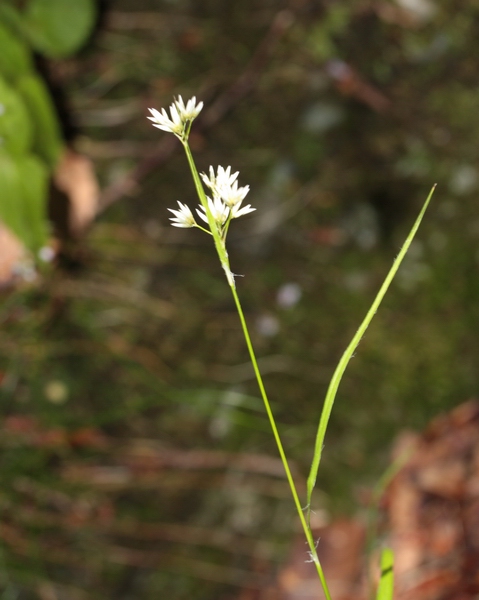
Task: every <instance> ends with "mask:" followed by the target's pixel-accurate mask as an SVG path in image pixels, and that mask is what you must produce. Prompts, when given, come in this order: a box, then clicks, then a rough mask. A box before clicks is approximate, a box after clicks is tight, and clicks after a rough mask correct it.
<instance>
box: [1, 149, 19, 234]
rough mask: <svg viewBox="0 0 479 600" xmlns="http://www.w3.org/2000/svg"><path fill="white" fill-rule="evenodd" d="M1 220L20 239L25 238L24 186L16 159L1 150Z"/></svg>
mask: <svg viewBox="0 0 479 600" xmlns="http://www.w3.org/2000/svg"><path fill="white" fill-rule="evenodd" d="M0 198H1V201H0V220H2V221H3V222H4V223H5V225H6V226H7V227H8V228H9V229H11V230H12V231H13V233H15V234H16V235H17V236H18V237H19V238H20V239H22V240H23V239H24V234H25V225H24V222H23V213H22V210H21V209H20V204H21V198H22V188H21V184H20V171H19V169H18V164H17V163H16V161H15V160H14V159H13V158H12V157H11V156H10V155H9V154H7V153H6V152H5V151H3V150H2V151H0Z"/></svg>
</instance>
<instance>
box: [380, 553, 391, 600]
mask: <svg viewBox="0 0 479 600" xmlns="http://www.w3.org/2000/svg"><path fill="white" fill-rule="evenodd" d="M393 567H394V554H393V551H392V550H391V549H390V548H384V550H383V551H382V554H381V577H380V579H379V585H378V592H377V594H376V600H392V599H393V593H394V570H393Z"/></svg>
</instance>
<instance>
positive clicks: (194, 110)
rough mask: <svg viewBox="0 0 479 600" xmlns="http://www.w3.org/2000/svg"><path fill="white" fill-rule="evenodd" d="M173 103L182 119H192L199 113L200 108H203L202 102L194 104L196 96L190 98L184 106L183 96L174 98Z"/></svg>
mask: <svg viewBox="0 0 479 600" xmlns="http://www.w3.org/2000/svg"><path fill="white" fill-rule="evenodd" d="M175 104H176V108H177V109H178V112H179V113H180V117H181V118H182V119H183V121H193V119H196V117H197V116H198V115H199V114H200V112H201V109H202V108H203V102H200V103H199V104H196V96H193V98H190V99H189V100H188V102H187V103H186V106H185V104H184V102H183V98H182V97H181V96H178V100H175Z"/></svg>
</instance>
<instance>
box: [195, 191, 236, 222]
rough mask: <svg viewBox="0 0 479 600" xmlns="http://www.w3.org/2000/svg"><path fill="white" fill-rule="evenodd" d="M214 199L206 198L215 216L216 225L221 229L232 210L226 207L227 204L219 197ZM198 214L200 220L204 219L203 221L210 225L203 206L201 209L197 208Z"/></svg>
mask: <svg viewBox="0 0 479 600" xmlns="http://www.w3.org/2000/svg"><path fill="white" fill-rule="evenodd" d="M213 198H214V199H213V200H212V199H211V198H209V197H208V196H207V197H206V199H207V201H208V207H209V209H210V211H211V214H212V215H213V219H214V220H215V222H216V224H217V225H218V227H221V226H222V225H223V224H224V223H225V221H226V219H227V218H228V215H229V212H230V209H229V208H228V207H227V206H226V204H224V203H223V201H222V200H221V198H220V197H219V196H214V197H213ZM196 212H197V213H198V215H199V216H200V218H201V219H203V221H205V222H206V223H208V217H207V215H206V210H205V208H204V206H203V205H200V208H199V209H198V208H197V209H196Z"/></svg>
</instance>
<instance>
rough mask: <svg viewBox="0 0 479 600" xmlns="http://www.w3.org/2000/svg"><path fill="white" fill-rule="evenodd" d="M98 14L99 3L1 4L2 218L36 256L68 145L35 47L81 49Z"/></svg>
mask: <svg viewBox="0 0 479 600" xmlns="http://www.w3.org/2000/svg"><path fill="white" fill-rule="evenodd" d="M17 5H19V6H21V10H20V8H18V9H17ZM94 18H95V4H94V2H93V0H80V1H79V2H74V3H71V2H67V1H65V0H53V1H51V0H47V1H46V2H45V1H44V0H30V2H27V3H17V2H4V3H2V5H1V6H0V48H1V52H0V142H1V143H0V198H1V199H0V219H1V220H2V221H3V223H4V224H5V225H7V227H8V228H10V229H11V230H12V231H13V232H14V233H15V234H16V235H17V237H18V238H19V239H20V240H21V241H22V242H23V243H24V244H25V246H26V247H27V248H28V249H30V250H31V251H33V252H34V253H36V252H37V251H38V250H39V249H40V248H41V247H42V246H44V245H45V243H46V241H47V237H48V233H49V228H48V223H47V200H48V189H49V186H48V183H49V179H50V177H51V174H52V172H53V170H54V168H55V166H56V165H57V162H58V160H59V158H60V154H61V151H62V148H63V144H64V142H63V139H62V134H61V127H60V124H59V121H58V116H57V111H56V108H55V106H54V103H53V101H52V98H51V95H50V91H49V90H48V88H47V86H46V84H45V83H44V81H43V79H42V76H41V75H40V74H39V73H38V71H37V68H36V66H35V63H34V60H33V51H36V52H39V53H41V54H43V55H46V56H50V57H64V56H67V55H69V54H71V53H73V52H75V51H76V50H77V49H78V48H79V47H80V46H81V45H82V44H83V43H84V42H85V40H86V38H87V37H88V35H89V34H90V32H91V29H92V26H93V24H94Z"/></svg>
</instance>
